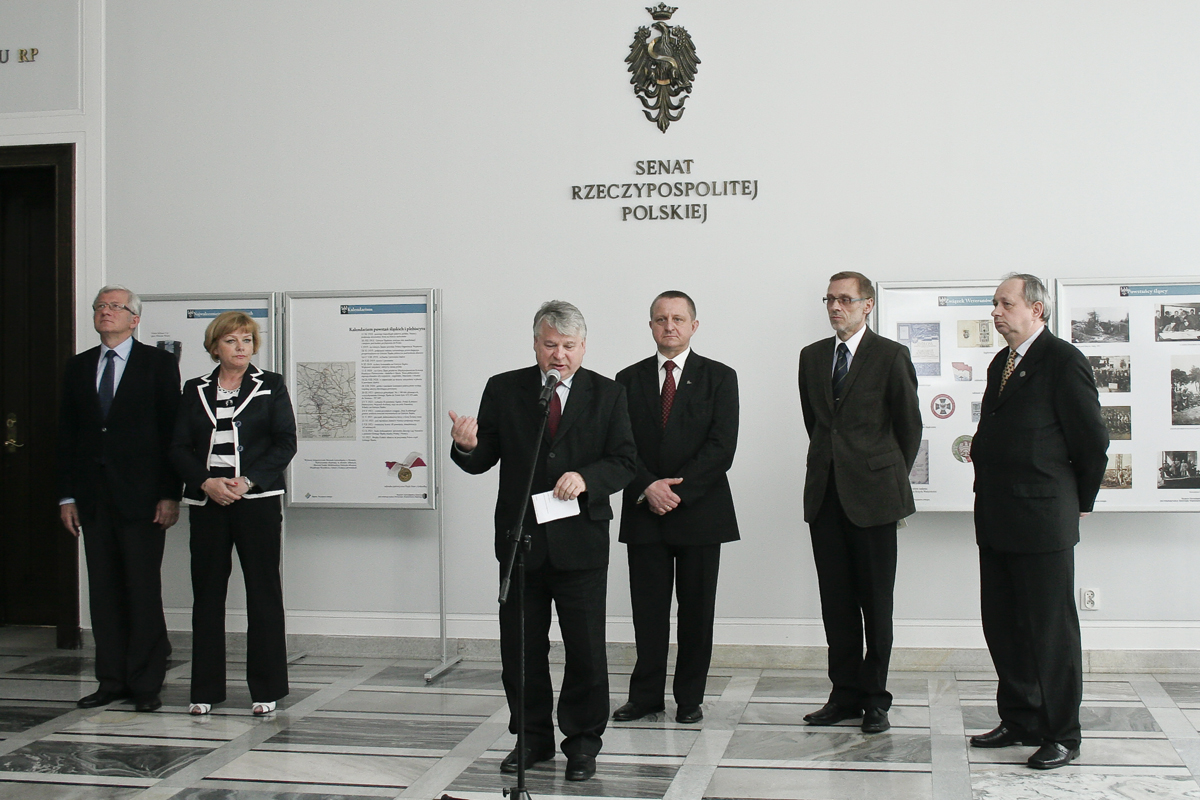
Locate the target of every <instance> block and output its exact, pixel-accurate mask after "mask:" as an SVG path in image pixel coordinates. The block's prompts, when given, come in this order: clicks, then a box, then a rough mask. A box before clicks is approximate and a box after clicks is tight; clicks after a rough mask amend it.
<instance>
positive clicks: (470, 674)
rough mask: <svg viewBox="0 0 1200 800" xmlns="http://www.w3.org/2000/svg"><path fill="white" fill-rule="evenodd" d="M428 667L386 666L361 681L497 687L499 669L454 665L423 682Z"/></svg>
mask: <svg viewBox="0 0 1200 800" xmlns="http://www.w3.org/2000/svg"><path fill="white" fill-rule="evenodd" d="M428 671H429V668H428V667H388V668H387V669H384V670H380V671H379V672H377V673H376V674H375V675H374V676H372V677H371V678H369V679H368V680H366V681H364V682H363V685H364V686H400V687H421V688H424V687H429V688H431V689H499V690H500V691H503V690H504V684H502V683H501V682H500V670H499V669H498V668H494V669H477V668H470V667H463V666H461V665H458V666H455V667H453V668H452V669H449V670H447V671H446V672H443V673H442V674H441V675H439V676H438V677H437V678H436V679H435V680H434V681H433V682H432V683H426V682H425V673H426V672H428Z"/></svg>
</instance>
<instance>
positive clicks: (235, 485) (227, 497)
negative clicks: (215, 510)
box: [200, 476, 250, 506]
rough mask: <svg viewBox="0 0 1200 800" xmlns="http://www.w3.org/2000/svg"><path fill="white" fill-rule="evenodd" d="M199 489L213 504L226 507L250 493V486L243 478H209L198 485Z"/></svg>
mask: <svg viewBox="0 0 1200 800" xmlns="http://www.w3.org/2000/svg"><path fill="white" fill-rule="evenodd" d="M200 488H201V489H202V490H203V491H204V493H205V494H206V495H208V496H209V498H211V499H212V501H213V502H214V503H216V504H217V505H219V506H227V505H229V504H230V503H233V502H234V501H236V500H241V499H242V495H244V494H245V493H246V492H248V491H250V484H249V483H247V482H246V478H245V477H244V476H238V477H236V478H209V479H207V480H206V481H204V483H202V484H200Z"/></svg>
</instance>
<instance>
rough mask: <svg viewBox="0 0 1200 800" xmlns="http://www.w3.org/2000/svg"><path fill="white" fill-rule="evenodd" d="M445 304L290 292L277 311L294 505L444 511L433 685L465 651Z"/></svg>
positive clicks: (432, 293) (431, 293)
mask: <svg viewBox="0 0 1200 800" xmlns="http://www.w3.org/2000/svg"><path fill="white" fill-rule="evenodd" d="M438 301H439V292H438V291H437V290H436V289H411V290H394V291H378V292H367V291H363V292H286V293H284V295H283V305H282V308H281V312H280V313H281V317H282V320H283V322H282V325H281V329H282V330H283V333H284V335H283V342H284V358H283V363H284V375H285V378H286V379H287V382H288V389H289V391H290V392H291V393H292V399H293V402H294V403H295V405H296V423H297V433H298V435H297V440H298V441H297V447H298V449H297V453H296V458H295V459H293V461H292V466H291V468H290V470H289V480H288V483H289V487H290V488H291V490H292V491H291V494H290V495H289V501H288V502H289V504H290V505H292V506H300V507H304V506H308V507H314V508H390V509H397V510H408V511H430V512H432V513H434V514H435V515H436V520H437V522H436V525H437V537H438V623H439V633H440V638H441V644H442V660H441V663H440V664H438V665H437V666H436V667H434V668H433V669H431V670H430V671H429V672H427V673H425V680H426V682H430V681H433V680H434V679H435V678H436V677H437V676H438V675H440V674H441V673H442V672H444V671H446V670H447V669H449V668H450V667H452V666H453V665H454V664H456V663H458V662H459V660H460V658H459V657H457V656H456V657H454V658H453V659H452V658H451V657H450V654H449V652H448V648H449V642H448V638H447V620H446V574H445V570H446V542H445V524H444V519H443V515H442V504H441V502H439V501H440V493H441V467H442V453H443V450H444V449H445V448H444V446H443V444H442V434H441V427H442V426H439V425H438V424H437V421H438V420H439V419H440V416H439V415H438V411H439V407H438V397H439V393H438V389H439V388H440V386H441V351H440V347H439V344H440V337H441V315H440V313H439V310H438Z"/></svg>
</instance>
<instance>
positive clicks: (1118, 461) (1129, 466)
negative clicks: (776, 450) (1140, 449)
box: [1100, 453, 1133, 489]
mask: <svg viewBox="0 0 1200 800" xmlns="http://www.w3.org/2000/svg"><path fill="white" fill-rule="evenodd" d="M1100 488H1101V489H1132V488H1133V456H1132V455H1131V454H1129V453H1109V454H1108V467H1106V468H1105V470H1104V480H1103V481H1102V482H1101V483H1100Z"/></svg>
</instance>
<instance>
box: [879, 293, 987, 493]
mask: <svg viewBox="0 0 1200 800" xmlns="http://www.w3.org/2000/svg"><path fill="white" fill-rule="evenodd" d="M998 283H999V281H995V280H989V281H940V282H919V283H879V284H877V286H876V295H875V309H874V310H873V312H872V322H873V326H874V330H875V332H876V333H878V334H879V335H880V336H885V337H887V338H888V339H892V340H894V341H898V342H900V343H901V344H903V345H905V346H907V347H908V349H909V352H910V353H911V355H912V360H913V366H914V367H915V369H916V371H917V396H918V397H919V398H920V401H921V421H922V427H923V430H922V434H921V449H920V450H919V451H918V453H917V462H916V464H915V465H914V466H913V469H912V472H911V474H910V475H909V480H910V482H911V483H912V488H913V499H914V500H915V502H916V506H917V511H970V510H972V508H973V507H974V500H975V495H974V492H973V491H972V485H973V483H974V479H975V470H974V468H973V467H972V465H971V458H970V450H971V440H972V437H973V436H974V434H975V429H976V428H977V427H978V426H979V409H980V405H981V404H982V402H983V392H984V389H985V388H986V387H987V367H988V364H989V363H990V362H991V360H992V358H993V357H994V356H995V355H996V353H997V351H998V350H999V349H1000V348H1001V347H1005V346H1006V345H1005V342H1004V339H1003V338H1002V337H1000V336H999V335H998V334H997V333H996V331H995V330H994V328H993V327H992V321H991V311H992V295H993V294H994V292H995V291H996V286H997V284H998Z"/></svg>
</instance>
